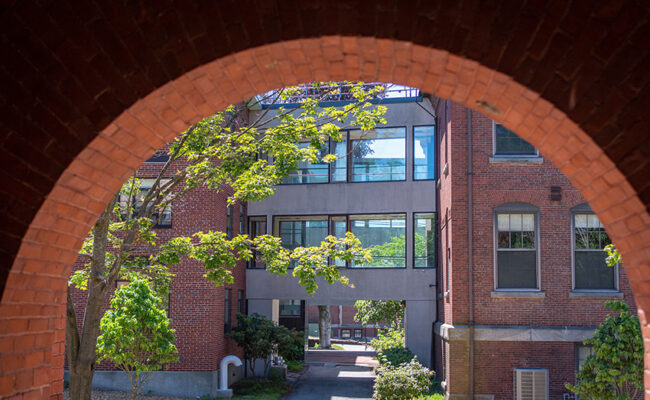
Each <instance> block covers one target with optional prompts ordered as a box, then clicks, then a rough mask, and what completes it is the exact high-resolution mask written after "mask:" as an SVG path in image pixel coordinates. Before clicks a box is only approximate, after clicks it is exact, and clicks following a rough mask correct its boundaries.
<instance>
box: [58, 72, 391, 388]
mask: <svg viewBox="0 0 650 400" xmlns="http://www.w3.org/2000/svg"><path fill="white" fill-rule="evenodd" d="M330 86H332V87H334V89H328V88H329V87H330ZM347 86H349V87H348V88H347V89H346V93H349V96H351V98H352V99H354V101H352V102H351V103H349V104H347V105H345V106H343V107H341V108H334V107H329V108H321V107H320V106H319V97H318V96H298V97H302V100H301V103H300V104H299V105H298V106H296V107H294V108H289V109H285V108H282V107H280V108H278V109H277V110H276V111H272V110H271V109H266V110H265V111H264V112H262V113H261V115H260V116H259V117H258V118H257V119H256V120H255V121H250V122H245V121H246V118H245V116H246V114H247V110H248V107H250V106H251V102H249V103H246V105H243V104H242V105H239V106H229V107H228V108H227V109H226V110H225V111H223V112H219V113H217V114H215V115H213V116H211V117H209V118H206V119H204V120H202V121H200V122H199V123H197V124H196V125H193V126H191V127H190V128H189V129H188V130H186V131H185V132H183V133H181V134H180V135H179V136H178V138H177V139H176V140H175V141H174V142H173V143H172V144H171V146H170V147H169V151H168V156H169V158H168V161H167V162H166V163H165V164H164V165H163V166H162V167H161V169H160V171H159V173H158V174H157V176H156V177H155V179H154V181H153V183H152V184H151V185H150V186H151V187H150V188H148V189H146V190H141V189H140V186H141V185H140V182H139V180H138V179H137V178H136V177H133V178H131V179H129V180H128V181H127V182H126V184H125V185H124V186H123V187H122V189H121V190H120V192H119V193H118V194H117V195H116V196H115V197H114V198H113V199H112V200H111V201H110V202H109V204H108V205H107V207H106V208H105V210H104V211H103V212H102V214H101V215H100V216H99V219H98V221H97V223H96V224H95V225H94V226H93V228H92V230H91V232H90V234H89V235H88V238H87V239H86V241H85V242H84V244H83V247H82V249H81V252H80V257H81V259H82V260H84V262H85V267H84V268H83V269H80V270H78V271H76V272H75V273H74V274H73V275H72V277H71V279H70V286H73V287H76V288H79V289H82V290H86V291H87V297H86V304H85V309H84V313H83V315H84V319H83V323H82V324H81V326H80V327H78V325H77V320H76V314H75V308H74V304H73V301H72V297H71V295H70V290H68V308H67V322H66V328H67V329H66V348H67V356H68V365H69V369H70V394H71V397H72V398H75V399H82V400H89V399H90V393H91V382H92V377H93V373H94V368H95V360H96V353H95V346H96V343H97V337H98V336H99V331H100V319H101V317H102V314H103V306H104V302H105V299H106V298H107V296H108V295H109V294H110V293H111V291H112V289H113V288H114V287H115V282H116V281H117V280H118V279H129V280H134V279H148V280H151V281H152V282H153V284H154V287H155V288H156V290H157V291H158V292H159V293H160V294H161V295H164V294H165V293H166V292H167V290H168V287H169V280H170V278H171V274H170V272H169V267H171V266H174V265H176V264H178V263H179V262H180V261H181V259H182V258H183V257H189V258H192V259H195V260H198V261H200V262H201V263H202V264H203V265H204V266H205V277H206V279H208V280H209V281H211V282H213V283H214V284H215V285H222V284H225V283H232V282H233V276H232V272H231V271H232V269H233V268H234V267H235V265H236V262H237V261H238V260H250V259H251V257H252V255H253V253H255V254H260V255H261V258H262V260H263V262H264V263H265V264H266V269H267V270H268V271H269V272H270V273H273V274H277V275H284V274H286V272H287V268H288V266H289V264H290V263H293V266H294V268H293V275H294V276H295V277H298V280H299V283H300V284H301V285H302V286H304V288H305V290H306V291H307V292H308V293H314V292H315V291H316V289H317V288H318V285H317V283H316V281H317V278H318V277H322V278H324V279H325V281H326V282H327V283H329V284H333V283H335V282H340V283H342V284H344V285H348V284H349V282H348V279H347V278H346V277H345V276H342V275H341V274H340V272H339V269H338V268H336V265H335V263H336V261H337V260H344V261H356V262H369V260H370V254H369V253H368V252H367V251H365V250H364V249H363V248H362V247H361V244H360V242H359V240H358V239H357V238H355V237H354V235H352V234H349V233H348V234H347V235H346V236H345V237H343V238H335V237H332V236H329V237H327V238H326V239H325V240H324V241H323V242H322V243H321V245H320V246H313V247H299V248H296V249H293V250H291V251H288V250H286V249H284V248H283V247H282V245H281V241H280V239H279V238H275V237H272V236H268V235H262V236H258V237H256V238H254V239H251V238H249V237H247V236H246V235H239V236H237V237H234V238H232V239H229V238H228V237H227V236H226V234H224V233H222V232H195V233H194V234H192V235H189V236H181V237H175V238H172V239H171V240H169V241H167V242H165V243H162V244H160V243H157V241H156V232H155V229H154V228H155V226H156V224H158V223H159V221H160V220H161V218H162V217H163V216H164V215H165V211H166V210H167V209H168V207H170V206H171V204H172V203H173V202H174V201H175V200H177V199H180V198H182V197H183V196H185V195H186V194H187V193H189V192H191V191H192V190H194V189H196V188H198V187H208V188H210V189H212V190H214V191H224V190H226V189H227V188H232V190H233V191H234V194H232V195H231V196H230V197H229V198H228V203H229V204H234V203H235V202H237V201H248V200H260V199H263V198H265V197H268V196H270V195H272V194H273V186H274V185H276V184H278V183H280V182H281V179H282V177H283V176H286V175H288V174H289V173H291V172H292V171H294V170H296V169H297V168H298V167H299V165H300V163H301V162H305V161H309V162H313V163H316V162H332V161H334V160H335V159H336V157H335V156H334V155H325V156H323V157H322V158H320V159H319V157H318V155H319V154H320V150H321V149H322V148H324V147H325V145H326V144H327V143H328V142H329V140H330V139H331V140H334V141H340V140H341V139H342V137H341V133H340V132H339V128H338V126H337V125H336V124H339V125H348V126H354V127H357V128H359V129H361V130H369V129H372V128H374V127H375V126H376V125H377V124H380V123H385V119H384V118H383V114H384V113H385V108H384V107H381V106H372V105H371V104H370V103H369V102H368V100H369V99H371V98H373V97H375V96H377V95H378V94H379V93H381V91H382V88H381V87H380V86H372V87H370V88H365V87H364V85H363V84H362V83H353V84H350V83H348V84H347ZM310 87H311V88H321V89H322V90H320V89H319V90H320V92H321V95H322V96H327V95H330V94H332V92H331V90H337V89H335V87H336V86H335V85H321V84H318V83H316V84H312V85H311V86H310ZM301 90H306V89H304V88H300V87H294V88H286V89H282V90H279V91H276V92H274V93H275V94H274V95H273V99H276V100H277V101H280V100H282V99H285V100H286V99H287V98H288V97H289V96H295V95H299V94H300V92H301ZM304 142H307V143H309V146H308V147H305V146H301V143H304ZM261 154H264V155H265V156H264V157H261V156H260V155H261ZM270 160H272V161H270ZM228 190H231V189H228ZM142 254H146V255H147V256H142ZM330 261H332V263H330Z"/></svg>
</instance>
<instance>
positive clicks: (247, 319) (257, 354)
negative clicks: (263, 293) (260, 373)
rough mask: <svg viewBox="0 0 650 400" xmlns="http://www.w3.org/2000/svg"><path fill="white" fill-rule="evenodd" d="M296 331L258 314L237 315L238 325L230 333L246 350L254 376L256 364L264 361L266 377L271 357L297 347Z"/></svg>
mask: <svg viewBox="0 0 650 400" xmlns="http://www.w3.org/2000/svg"><path fill="white" fill-rule="evenodd" d="M294 333H296V332H295V331H291V330H289V329H287V328H285V327H284V326H278V325H276V324H275V322H273V321H271V320H270V319H268V318H266V317H265V316H263V315H259V314H257V313H255V314H252V315H244V314H237V325H235V326H234V327H233V328H232V330H231V331H230V334H229V336H230V338H231V339H233V340H234V341H235V342H236V343H237V345H238V346H239V347H241V348H242V350H244V357H246V359H248V361H249V365H250V371H251V374H252V376H256V375H255V363H256V361H257V360H258V359H261V360H264V376H266V373H267V370H268V367H269V361H270V360H269V356H270V355H271V354H273V353H274V352H276V351H278V350H279V349H283V351H285V352H286V351H288V349H291V348H292V347H293V346H294V345H295V341H296V336H295V335H294Z"/></svg>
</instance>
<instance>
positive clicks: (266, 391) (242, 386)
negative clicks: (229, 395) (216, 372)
mask: <svg viewBox="0 0 650 400" xmlns="http://www.w3.org/2000/svg"><path fill="white" fill-rule="evenodd" d="M288 390H289V386H288V385H287V384H286V383H285V382H283V381H277V380H259V379H250V378H246V379H242V380H240V381H239V382H237V383H235V384H234V385H233V391H234V392H235V396H234V397H233V400H239V399H242V400H243V399H248V400H277V399H279V398H280V397H281V396H282V395H284V394H285V393H286V392H287V391H288Z"/></svg>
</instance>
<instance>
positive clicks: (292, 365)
mask: <svg viewBox="0 0 650 400" xmlns="http://www.w3.org/2000/svg"><path fill="white" fill-rule="evenodd" d="M286 364H287V370H288V371H291V372H298V371H300V370H301V369H302V366H303V364H304V362H303V361H291V360H287V361H286Z"/></svg>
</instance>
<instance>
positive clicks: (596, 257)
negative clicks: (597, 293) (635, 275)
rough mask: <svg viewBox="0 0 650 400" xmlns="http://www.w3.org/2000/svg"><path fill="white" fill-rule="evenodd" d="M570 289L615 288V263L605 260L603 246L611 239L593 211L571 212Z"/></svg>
mask: <svg viewBox="0 0 650 400" xmlns="http://www.w3.org/2000/svg"><path fill="white" fill-rule="evenodd" d="M573 227H574V252H573V264H574V289H576V290H580V289H583V290H617V284H616V273H617V268H616V267H613V268H612V267H609V266H607V263H606V261H605V258H606V257H607V255H606V254H605V252H604V251H603V249H604V248H605V246H607V245H608V244H610V243H612V241H611V240H610V239H609V236H608V235H607V232H605V228H604V227H603V224H601V223H600V220H599V219H598V217H597V216H596V214H593V213H583V212H580V213H574V214H573Z"/></svg>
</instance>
